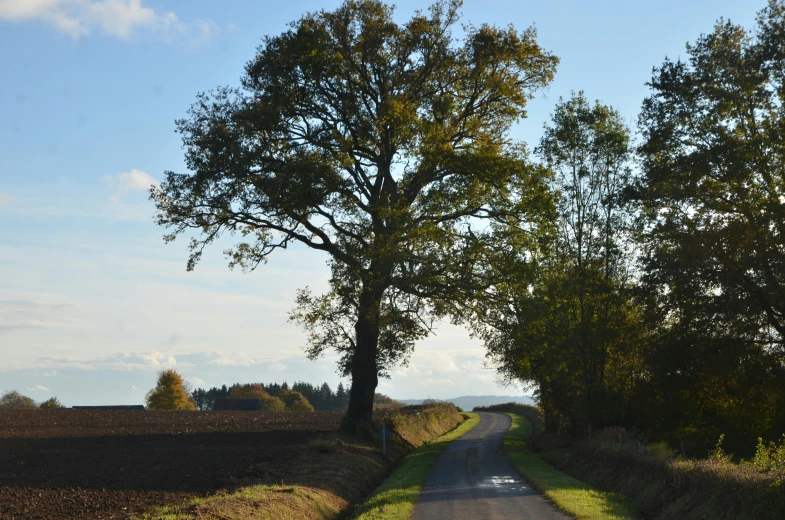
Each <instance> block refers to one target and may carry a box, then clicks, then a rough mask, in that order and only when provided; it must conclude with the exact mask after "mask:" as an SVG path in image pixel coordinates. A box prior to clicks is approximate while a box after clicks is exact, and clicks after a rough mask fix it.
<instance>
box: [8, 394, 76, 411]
mask: <svg viewBox="0 0 785 520" xmlns="http://www.w3.org/2000/svg"><path fill="white" fill-rule="evenodd" d="M52 408H65V406H63V404H62V403H61V402H60V400H59V399H58V398H57V397H50V398H49V399H47V400H45V401H41V402H40V403H39V402H36V400H35V399H33V398H32V397H28V396H26V395H22V394H20V393H19V392H17V391H16V390H9V391H8V392H4V393H3V395H0V410H39V409H40V410H47V409H52Z"/></svg>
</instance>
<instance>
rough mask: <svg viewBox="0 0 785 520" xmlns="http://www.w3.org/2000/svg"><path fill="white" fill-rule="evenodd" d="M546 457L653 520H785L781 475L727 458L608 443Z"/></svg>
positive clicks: (783, 488)
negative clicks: (678, 455)
mask: <svg viewBox="0 0 785 520" xmlns="http://www.w3.org/2000/svg"><path fill="white" fill-rule="evenodd" d="M544 458H545V459H546V460H548V461H549V462H551V463H552V464H554V465H555V466H557V467H559V468H561V469H562V470H564V471H567V472H569V473H570V474H571V475H574V476H577V477H578V478H581V479H582V480H585V481H587V482H590V483H591V484H593V485H595V486H598V487H600V488H602V489H606V490H610V491H616V492H620V493H622V494H624V495H626V496H628V497H629V498H630V499H631V500H633V501H634V502H635V503H636V505H637V506H638V507H640V508H641V510H642V511H643V512H644V513H645V514H646V516H647V518H651V519H653V520H676V519H680V520H692V519H696V520H697V519H712V520H740V519H775V518H785V482H783V475H782V474H777V473H762V472H760V471H757V470H755V469H754V468H752V467H750V466H743V465H737V464H733V463H732V462H729V461H727V460H721V459H714V460H675V459H672V458H663V457H662V456H660V455H658V453H657V450H652V449H651V448H650V447H646V446H637V445H633V444H621V443H618V442H608V441H605V442H596V441H595V442H591V443H580V444H578V445H576V446H574V447H573V448H571V449H569V450H564V451H561V452H554V453H550V454H545V455H544Z"/></svg>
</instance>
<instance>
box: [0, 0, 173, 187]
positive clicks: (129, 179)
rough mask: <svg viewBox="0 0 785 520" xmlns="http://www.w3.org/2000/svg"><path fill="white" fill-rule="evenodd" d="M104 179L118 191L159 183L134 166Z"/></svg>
mask: <svg viewBox="0 0 785 520" xmlns="http://www.w3.org/2000/svg"><path fill="white" fill-rule="evenodd" d="M0 1H2V0H0ZM106 179H107V181H108V182H109V186H110V187H111V188H112V189H113V190H115V191H118V192H120V193H126V192H129V191H147V190H149V189H150V187H151V186H158V184H159V182H158V181H157V180H155V179H154V178H153V177H151V176H150V175H148V174H147V173H145V172H143V171H141V170H137V169H135V168H134V169H132V170H130V171H127V172H123V173H118V174H117V175H108V176H107V177H106Z"/></svg>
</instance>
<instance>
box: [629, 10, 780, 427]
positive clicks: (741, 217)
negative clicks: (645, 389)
mask: <svg viewBox="0 0 785 520" xmlns="http://www.w3.org/2000/svg"><path fill="white" fill-rule="evenodd" d="M784 70H785V2H783V1H782V0H771V1H770V2H769V3H768V6H767V7H766V8H764V9H763V10H762V11H761V12H760V13H759V14H758V18H757V27H756V28H755V29H754V30H748V29H745V28H743V27H741V26H739V25H736V24H733V23H731V22H730V21H726V20H720V21H719V22H718V23H717V24H716V26H715V27H714V30H713V31H712V32H710V33H708V34H705V35H703V36H701V37H700V38H699V39H698V40H697V41H696V42H695V43H693V44H690V45H688V47H687V57H686V59H685V60H683V61H682V60H679V61H670V60H666V61H665V62H664V63H663V64H662V66H660V67H658V68H656V69H654V74H653V78H652V80H651V82H650V87H651V89H652V92H651V95H650V96H649V97H648V98H647V99H646V100H645V102H644V105H643V111H642V113H641V115H640V126H641V130H642V134H643V138H644V142H643V145H642V146H641V148H640V153H641V158H642V173H643V178H642V185H641V191H640V196H641V198H642V201H643V208H644V210H645V213H644V217H645V219H644V222H645V228H644V231H645V233H644V234H643V235H642V246H643V251H644V253H645V255H644V274H645V276H644V282H645V285H646V286H647V287H648V288H649V289H650V291H651V298H652V302H653V303H654V309H655V310H656V311H657V312H658V313H659V319H660V320H661V321H660V323H661V324H662V327H661V329H660V330H659V331H658V332H659V334H660V335H661V337H660V339H659V340H658V342H657V348H656V349H655V351H654V353H653V355H652V362H653V368H654V370H655V377H656V379H657V380H658V381H660V382H661V383H662V385H661V388H663V389H664V390H663V392H662V393H663V395H664V396H665V397H664V399H663V400H662V402H663V406H664V407H666V408H668V410H669V411H670V415H671V417H674V418H676V420H677V421H684V420H689V421H691V422H692V423H694V424H698V425H699V426H700V425H703V424H723V423H724V424H733V425H732V426H728V430H725V431H726V433H728V432H729V431H737V432H738V431H742V430H745V431H746V435H748V437H750V438H751V439H752V440H754V438H755V436H756V435H761V434H763V433H764V432H765V431H766V430H767V429H768V428H770V427H771V424H772V423H771V421H772V420H775V421H776V422H777V423H778V425H779V431H780V432H781V431H782V426H783V424H785V423H784V422H783V419H782V417H783V410H785V399H783V396H784V395H785V372H784V371H783V366H785V365H783V363H785V83H783V71H784ZM777 395H779V396H780V397H779V398H777V399H775V396H777ZM777 401H778V402H777ZM777 408H778V409H777ZM775 409H777V410H776V411H772V410H775ZM753 410H756V412H753ZM773 417H775V418H776V419H772V418H773ZM685 418H686V419H685ZM767 422H768V423H769V424H766V423H767ZM747 442H749V439H748V440H747Z"/></svg>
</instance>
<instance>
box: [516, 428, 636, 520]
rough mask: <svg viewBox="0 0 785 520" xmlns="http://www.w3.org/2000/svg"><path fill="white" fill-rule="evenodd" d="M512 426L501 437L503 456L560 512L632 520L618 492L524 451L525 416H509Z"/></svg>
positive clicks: (528, 431) (586, 519) (585, 519)
mask: <svg viewBox="0 0 785 520" xmlns="http://www.w3.org/2000/svg"><path fill="white" fill-rule="evenodd" d="M509 415H510V417H512V427H511V428H510V431H509V432H508V433H507V435H505V437H504V453H505V454H506V455H507V458H508V459H509V460H510V463H512V465H513V467H514V468H515V469H516V471H518V473H520V474H521V475H523V477H524V478H526V480H528V481H529V483H530V484H531V485H532V486H533V487H534V488H535V489H536V490H537V491H539V492H540V493H542V494H543V495H545V496H547V497H548V498H549V499H550V500H551V501H552V502H553V503H554V505H556V507H558V508H559V509H561V510H562V511H564V512H566V513H568V514H570V515H572V516H574V517H575V518H577V519H578V520H633V519H635V518H637V516H636V515H635V513H634V508H633V507H632V506H631V505H630V503H629V501H628V500H627V499H626V498H625V497H624V496H622V495H620V494H618V493H606V492H604V491H600V490H598V489H595V488H593V487H591V486H589V485H588V484H585V483H583V482H581V481H580V480H577V479H574V478H573V477H571V476H569V475H566V474H564V473H562V472H561V471H559V470H557V469H555V468H554V467H552V466H551V465H550V464H548V463H547V462H545V461H544V460H542V459H541V458H540V457H538V456H537V455H534V454H532V453H530V452H529V451H528V449H527V441H528V439H529V438H530V437H531V435H532V426H531V423H530V422H529V421H528V419H526V418H525V417H521V416H519V415H515V414H512V413H511V414H509Z"/></svg>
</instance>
